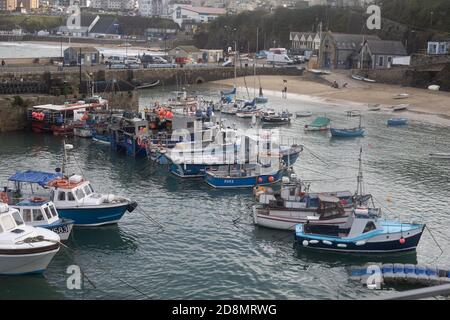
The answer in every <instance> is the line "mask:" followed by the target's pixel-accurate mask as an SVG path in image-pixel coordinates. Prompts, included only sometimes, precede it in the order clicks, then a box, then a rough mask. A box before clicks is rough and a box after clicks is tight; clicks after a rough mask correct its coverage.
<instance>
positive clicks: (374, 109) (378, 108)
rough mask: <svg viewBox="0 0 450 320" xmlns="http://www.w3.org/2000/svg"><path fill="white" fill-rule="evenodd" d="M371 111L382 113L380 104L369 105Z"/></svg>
mask: <svg viewBox="0 0 450 320" xmlns="http://www.w3.org/2000/svg"><path fill="white" fill-rule="evenodd" d="M368 108H369V111H380V110H381V107H380V105H379V104H369V105H368Z"/></svg>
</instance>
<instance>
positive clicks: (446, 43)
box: [427, 39, 450, 55]
mask: <svg viewBox="0 0 450 320" xmlns="http://www.w3.org/2000/svg"><path fill="white" fill-rule="evenodd" d="M427 54H431V55H437V54H450V39H448V40H436V41H428V44H427Z"/></svg>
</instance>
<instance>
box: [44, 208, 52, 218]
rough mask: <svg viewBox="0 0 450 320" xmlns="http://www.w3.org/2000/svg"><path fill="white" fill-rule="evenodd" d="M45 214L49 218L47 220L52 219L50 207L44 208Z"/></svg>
mask: <svg viewBox="0 0 450 320" xmlns="http://www.w3.org/2000/svg"><path fill="white" fill-rule="evenodd" d="M44 212H45V214H46V216H47V219H51V218H52V213H51V212H50V209H49V208H48V207H45V208H44Z"/></svg>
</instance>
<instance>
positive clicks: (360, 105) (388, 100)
mask: <svg viewBox="0 0 450 320" xmlns="http://www.w3.org/2000/svg"><path fill="white" fill-rule="evenodd" d="M314 77H316V76H312V75H308V76H300V77H296V76H260V81H261V86H262V88H263V90H264V94H266V95H268V96H270V95H271V94H272V95H273V94H277V95H280V96H281V90H282V88H283V86H284V85H283V80H287V91H288V99H290V98H292V99H299V100H302V99H304V100H308V101H316V102H318V103H325V104H329V105H333V106H338V107H339V106H342V107H346V108H347V110H348V109H361V110H367V105H368V104H380V106H381V107H382V108H383V109H384V111H389V112H390V111H391V110H392V109H391V107H392V106H393V105H397V104H404V103H406V104H410V107H409V108H408V110H409V112H407V113H409V114H416V115H417V116H419V115H432V116H434V117H431V118H430V117H428V118H430V119H428V120H430V121H432V122H438V123H441V124H445V125H450V92H443V91H442V92H441V91H430V90H426V89H418V88H411V87H402V86H400V85H387V84H379V83H366V82H361V81H357V80H353V79H351V78H350V77H348V76H347V75H345V74H341V73H332V74H331V75H326V76H320V77H323V78H322V79H317V80H316V79H314ZM245 80H246V83H247V86H248V88H249V91H250V93H253V87H254V83H256V87H257V88H259V80H258V79H257V78H256V79H253V77H246V78H245ZM254 80H256V81H254ZM323 80H328V81H330V82H332V81H334V80H336V81H337V82H338V84H339V86H340V87H341V88H342V85H343V84H344V83H347V88H342V89H334V88H332V87H331V86H330V85H327V84H325V83H324V81H323ZM215 83H216V84H218V85H222V86H233V83H234V79H226V80H219V81H215ZM237 86H238V87H244V88H245V83H244V78H238V79H237ZM400 93H408V94H409V95H410V97H408V98H407V99H394V96H395V95H398V94H400ZM401 114H404V113H403V112H402V113H401ZM436 116H437V117H436ZM436 118H438V119H437V120H436ZM433 119H434V120H433Z"/></svg>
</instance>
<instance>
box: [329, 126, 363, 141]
mask: <svg viewBox="0 0 450 320" xmlns="http://www.w3.org/2000/svg"><path fill="white" fill-rule="evenodd" d="M364 131H365V129H364V128H362V127H356V128H342V129H339V128H330V132H331V136H332V137H339V138H354V137H362V136H364Z"/></svg>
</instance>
